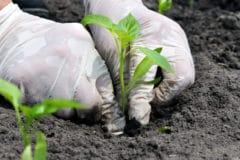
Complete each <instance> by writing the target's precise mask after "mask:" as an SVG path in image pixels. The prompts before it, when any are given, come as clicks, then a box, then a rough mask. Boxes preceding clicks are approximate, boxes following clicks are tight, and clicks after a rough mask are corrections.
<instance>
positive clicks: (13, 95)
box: [0, 79, 85, 160]
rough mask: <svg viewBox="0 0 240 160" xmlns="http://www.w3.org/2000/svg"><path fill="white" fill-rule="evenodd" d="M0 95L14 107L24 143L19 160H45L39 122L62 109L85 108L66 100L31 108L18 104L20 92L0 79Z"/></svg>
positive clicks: (45, 147) (42, 134) (52, 100)
mask: <svg viewBox="0 0 240 160" xmlns="http://www.w3.org/2000/svg"><path fill="white" fill-rule="evenodd" d="M0 95H2V96H3V97H4V98H5V99H6V100H8V101H9V102H10V103H11V104H12V106H13V107H14V110H15V113H16V118H17V124H18V128H19V132H20V134H21V137H22V139H23V142H24V151H23V153H22V156H21V160H32V159H34V160H46V157H47V143H46V137H45V135H44V133H43V132H41V131H40V130H39V128H38V124H39V122H40V120H41V119H42V118H43V117H44V116H47V115H50V114H52V113H54V112H56V111H57V110H59V109H62V108H78V109H84V108H85V106H84V105H82V104H80V103H78V102H76V101H73V100H67V99H44V100H43V102H42V103H41V104H36V105H34V106H32V107H30V106H25V105H23V104H21V103H20V100H21V96H22V95H21V91H20V90H19V89H18V87H17V86H15V85H14V84H12V83H10V82H7V81H5V80H2V79H0ZM36 134H37V137H36V144H35V150H34V158H33V154H32V147H31V144H32V140H33V138H35V136H36Z"/></svg>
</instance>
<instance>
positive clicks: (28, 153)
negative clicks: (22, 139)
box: [21, 144, 33, 160]
mask: <svg viewBox="0 0 240 160" xmlns="http://www.w3.org/2000/svg"><path fill="white" fill-rule="evenodd" d="M32 159H33V158H32V148H31V145H30V144H29V145H28V146H26V147H25V149H24V151H23V153H22V157H21V160H32Z"/></svg>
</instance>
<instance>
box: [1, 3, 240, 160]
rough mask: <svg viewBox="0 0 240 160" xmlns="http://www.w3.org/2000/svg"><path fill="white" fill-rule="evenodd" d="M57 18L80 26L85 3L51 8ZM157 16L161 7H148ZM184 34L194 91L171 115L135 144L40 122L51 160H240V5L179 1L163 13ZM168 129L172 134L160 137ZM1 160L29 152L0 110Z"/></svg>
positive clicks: (162, 110) (165, 111) (161, 115)
mask: <svg viewBox="0 0 240 160" xmlns="http://www.w3.org/2000/svg"><path fill="white" fill-rule="evenodd" d="M46 2H47V6H48V8H49V9H50V13H51V18H52V19H55V20H57V21H59V22H79V21H80V19H81V18H82V17H83V15H84V8H83V5H82V0H46ZM145 4H146V5H147V6H148V7H150V8H151V9H153V10H156V9H157V2H156V0H148V1H145ZM165 14H166V15H167V16H169V17H170V18H172V19H174V20H175V21H177V22H178V23H179V24H180V25H181V26H182V27H183V28H184V30H185V31H186V34H187V36H188V38H189V43H190V46H191V49H192V54H193V58H194V61H195V67H196V82H195V84H194V85H193V86H192V87H191V88H189V89H187V90H186V91H184V92H183V93H182V94H181V95H179V96H178V97H177V98H176V99H174V100H173V102H172V104H171V105H169V106H166V107H159V106H153V112H152V116H151V121H150V124H149V125H147V126H146V127H144V128H142V131H141V132H140V133H139V134H137V135H134V136H128V135H122V136H118V137H111V136H109V135H106V134H104V132H103V131H102V130H101V127H100V124H92V125H89V124H86V123H82V122H79V121H77V120H75V121H65V120H62V119H58V118H56V117H54V116H49V117H47V118H45V119H44V120H43V121H42V122H41V129H42V130H43V131H44V132H45V134H46V136H47V141H48V159H49V160H66V159H70V160H80V159H81V160H83V159H90V160H100V159H103V160H110V159H111V160H118V159H119V160H120V159H121V160H122V159H123V160H127V159H134V160H135V159H136V160H137V159H139V160H140V159H141V160H145V159H146V160H161V159H162V160H201V159H206V160H240V1H239V0H212V1H207V0H201V1H200V0H195V1H194V4H192V5H191V3H189V1H188V0H175V1H174V6H173V8H172V9H171V10H170V11H167V12H166V13H165ZM164 126H169V127H170V128H171V132H170V133H169V134H164V133H160V132H159V128H160V127H164ZM0 144H1V147H0V159H1V160H5V159H6V160H16V159H20V154H21V152H22V150H23V148H22V145H23V142H22V141H21V138H20V134H19V132H18V129H17V125H16V121H15V115H14V111H13V110H12V109H11V108H9V107H7V105H6V104H5V103H3V102H2V104H1V107H0Z"/></svg>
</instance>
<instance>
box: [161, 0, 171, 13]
mask: <svg viewBox="0 0 240 160" xmlns="http://www.w3.org/2000/svg"><path fill="white" fill-rule="evenodd" d="M171 8H172V0H158V12H159V13H163V12H165V11H167V10H169V9H171Z"/></svg>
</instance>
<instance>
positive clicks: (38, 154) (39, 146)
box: [34, 132, 47, 160]
mask: <svg viewBox="0 0 240 160" xmlns="http://www.w3.org/2000/svg"><path fill="white" fill-rule="evenodd" d="M46 158H47V142H46V138H45V136H44V134H43V133H42V132H38V134H37V142H36V146H35V151H34V160H46Z"/></svg>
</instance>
